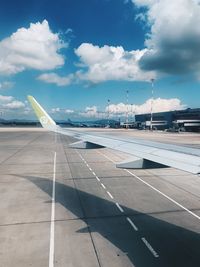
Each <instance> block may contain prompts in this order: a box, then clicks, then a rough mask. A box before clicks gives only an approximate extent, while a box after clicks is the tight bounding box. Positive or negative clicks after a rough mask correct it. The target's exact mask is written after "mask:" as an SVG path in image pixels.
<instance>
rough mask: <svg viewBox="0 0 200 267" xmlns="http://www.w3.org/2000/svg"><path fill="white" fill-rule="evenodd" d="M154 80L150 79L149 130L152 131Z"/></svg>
mask: <svg viewBox="0 0 200 267" xmlns="http://www.w3.org/2000/svg"><path fill="white" fill-rule="evenodd" d="M154 81H155V80H154V79H151V122H150V130H151V131H152V130H153V94H154Z"/></svg>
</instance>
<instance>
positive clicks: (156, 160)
mask: <svg viewBox="0 0 200 267" xmlns="http://www.w3.org/2000/svg"><path fill="white" fill-rule="evenodd" d="M28 100H29V102H30V103H31V105H32V108H33V110H34V111H35V114H36V116H37V118H38V119H39V121H40V123H41V125H42V127H43V128H45V129H47V130H49V131H52V132H56V133H59V134H64V135H68V136H72V137H75V138H77V139H80V140H81V141H78V142H75V143H73V144H71V145H70V146H71V147H74V148H100V147H108V148H111V149H114V150H117V151H121V152H125V153H128V154H130V156H132V157H131V158H130V159H128V160H126V161H123V162H121V163H119V164H117V167H119V168H133V169H135V168H136V169H138V168H158V167H166V166H169V167H173V168H176V169H180V170H184V171H187V172H190V173H194V174H198V173H200V150H199V149H194V148H189V147H184V146H178V145H170V144H165V143H160V142H152V141H146V140H141V139H139V138H131V139H130V138H120V137H111V136H107V135H102V134H95V133H90V132H79V131H76V130H72V129H66V128H65V129H64V128H61V127H60V126H58V125H56V123H55V122H54V120H53V119H52V118H51V117H50V116H49V115H48V114H47V112H46V111H45V110H44V109H43V108H42V107H41V106H40V104H39V103H38V102H37V101H36V100H35V98H34V97H32V96H28Z"/></svg>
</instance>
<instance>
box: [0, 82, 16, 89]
mask: <svg viewBox="0 0 200 267" xmlns="http://www.w3.org/2000/svg"><path fill="white" fill-rule="evenodd" d="M13 86H14V83H13V82H9V81H4V82H0V90H2V89H10V88H12V87H13Z"/></svg>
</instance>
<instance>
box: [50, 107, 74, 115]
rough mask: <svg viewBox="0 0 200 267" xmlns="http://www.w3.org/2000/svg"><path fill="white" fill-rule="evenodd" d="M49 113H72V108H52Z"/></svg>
mask: <svg viewBox="0 0 200 267" xmlns="http://www.w3.org/2000/svg"><path fill="white" fill-rule="evenodd" d="M51 113H53V114H55V113H59V114H72V113H74V110H73V109H62V108H52V109H51Z"/></svg>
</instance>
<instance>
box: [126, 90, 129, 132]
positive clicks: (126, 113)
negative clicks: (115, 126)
mask: <svg viewBox="0 0 200 267" xmlns="http://www.w3.org/2000/svg"><path fill="white" fill-rule="evenodd" d="M128 93H129V91H128V90H126V129H128Z"/></svg>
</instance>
